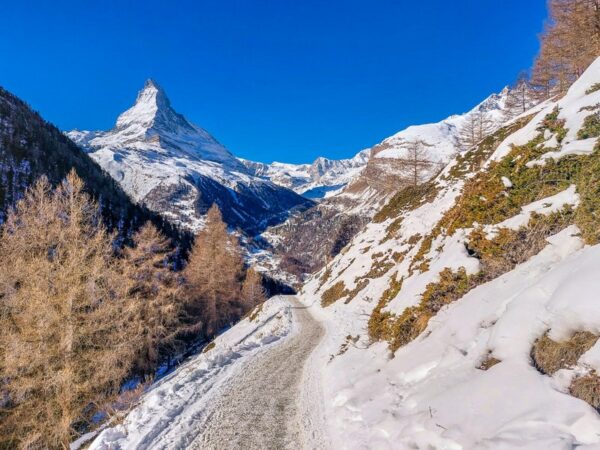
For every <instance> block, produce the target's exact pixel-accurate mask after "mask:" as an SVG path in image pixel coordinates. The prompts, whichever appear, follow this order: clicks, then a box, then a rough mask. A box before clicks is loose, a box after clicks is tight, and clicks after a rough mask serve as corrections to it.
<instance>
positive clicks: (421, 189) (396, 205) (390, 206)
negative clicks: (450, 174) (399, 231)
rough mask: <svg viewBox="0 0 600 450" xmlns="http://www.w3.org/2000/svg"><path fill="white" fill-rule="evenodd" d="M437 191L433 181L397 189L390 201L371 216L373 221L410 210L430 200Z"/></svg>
mask: <svg viewBox="0 0 600 450" xmlns="http://www.w3.org/2000/svg"><path fill="white" fill-rule="evenodd" d="M437 193H438V188H437V187H436V186H435V184H433V183H423V184H419V185H417V186H413V185H411V186H406V187H404V188H402V189H400V190H399V191H398V193H396V194H395V195H394V196H393V197H392V198H391V199H390V201H389V202H388V203H387V204H386V205H385V206H384V207H383V208H382V209H381V210H380V211H379V212H378V213H377V214H375V216H374V217H373V221H374V222H375V223H381V222H385V221H386V220H387V219H393V218H396V217H398V216H399V215H400V213H402V212H404V211H411V210H413V209H416V208H418V207H419V206H421V205H423V204H425V203H428V202H430V201H432V200H433V199H434V198H435V196H436V195H437Z"/></svg>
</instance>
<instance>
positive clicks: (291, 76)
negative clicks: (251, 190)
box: [0, 0, 546, 162]
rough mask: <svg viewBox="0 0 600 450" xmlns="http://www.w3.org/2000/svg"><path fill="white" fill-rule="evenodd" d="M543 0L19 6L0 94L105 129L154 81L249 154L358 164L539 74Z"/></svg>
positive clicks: (9, 30)
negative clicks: (390, 140) (418, 127)
mask: <svg viewBox="0 0 600 450" xmlns="http://www.w3.org/2000/svg"><path fill="white" fill-rule="evenodd" d="M545 13H546V12H545V0H526V1H523V0H455V1H451V2H450V1H448V0H429V1H427V2H424V1H416V0H413V1H404V0H395V1H393V0H389V1H384V0H370V1H356V0H344V1H342V0H335V1H334V0H331V1H323V0H320V1H318V0H270V1H266V0H246V1H242V0H238V1H231V0H220V1H217V0H215V1H198V0H197V1H192V0H177V1H175V0H171V1H157V0H144V1H124V0H121V1H111V0H104V1H99V2H82V1H61V0H55V1H52V2H49V1H42V0H39V1H34V0H29V1H27V0H24V1H18V2H16V1H13V2H4V4H3V5H2V18H1V20H0V54H1V55H2V57H1V58H0V85H2V86H4V87H5V88H7V89H8V90H10V91H12V92H13V93H15V94H17V95H18V96H20V97H21V98H23V99H24V100H25V101H27V102H28V103H29V104H31V105H32V106H33V107H34V109H36V110H38V111H39V112H40V113H41V114H42V115H43V116H44V117H45V118H46V119H47V120H49V121H51V122H53V123H55V124H56V125H57V126H59V127H60V128H62V129H72V128H80V129H108V128H110V127H112V125H113V124H114V121H115V119H116V117H117V115H118V114H119V113H120V112H121V111H123V110H125V109H126V108H127V107H129V106H130V105H131V104H132V102H133V101H134V99H135V96H136V93H137V91H138V90H139V89H140V88H141V87H142V85H143V83H144V80H145V79H146V78H150V77H152V78H154V79H156V80H157V81H158V82H159V83H160V84H161V85H162V86H163V87H164V88H165V90H166V91H167V94H168V95H169V97H170V99H171V102H172V104H173V106H174V107H175V109H177V110H178V111H179V112H181V113H183V114H184V115H185V116H187V117H188V118H189V119H190V120H192V121H193V122H194V123H196V124H198V125H200V126H202V127H204V128H206V129H207V130H208V131H210V132H211V133H212V134H213V135H214V136H215V137H216V138H217V139H218V140H220V141H221V142H222V143H223V144H225V145H226V146H227V147H228V148H229V149H230V150H231V151H233V152H234V153H236V154H237V155H239V156H242V157H245V158H250V159H254V160H259V161H266V162H270V161H272V160H280V161H286V162H309V161H312V160H313V159H314V158H315V157H317V156H320V155H322V156H327V157H332V158H343V157H350V156H352V155H353V154H355V153H356V152H357V151H358V150H361V149H363V148H366V147H370V146H372V145H374V144H376V143H377V142H379V141H380V140H382V139H383V138H385V137H387V136H389V135H391V134H393V133H395V132H397V131H399V130H401V129H402V128H404V127H406V126H408V125H411V124H417V123H424V122H431V121H438V120H440V119H443V118H444V117H446V116H448V115H450V114H453V113H459V112H462V111H465V110H468V109H470V108H471V107H472V106H473V105H474V104H476V103H478V102H479V101H480V100H482V99H483V98H484V97H486V96H487V95H488V94H490V93H491V92H494V91H499V90H500V89H501V88H502V87H503V86H504V85H505V84H507V83H508V82H510V81H511V80H512V79H513V78H514V77H515V76H516V75H517V73H518V72H519V71H520V70H522V69H526V68H528V67H529V66H530V64H531V60H532V58H533V57H534V55H535V53H536V52H537V48H538V40H537V34H538V33H539V31H540V30H541V28H542V23H543V20H544V17H545Z"/></svg>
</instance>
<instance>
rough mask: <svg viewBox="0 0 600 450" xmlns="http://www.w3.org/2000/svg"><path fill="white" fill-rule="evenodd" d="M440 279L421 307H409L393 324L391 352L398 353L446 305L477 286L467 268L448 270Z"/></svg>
mask: <svg viewBox="0 0 600 450" xmlns="http://www.w3.org/2000/svg"><path fill="white" fill-rule="evenodd" d="M439 277H440V280H439V281H438V282H436V283H429V284H428V285H427V287H426V288H425V292H424V293H423V296H422V298H421V302H420V303H419V304H418V305H417V306H412V307H410V308H406V309H405V310H404V312H403V313H402V314H401V315H400V317H399V318H398V320H396V321H395V322H394V324H393V325H392V335H393V337H392V341H391V342H390V350H391V351H392V352H395V351H396V350H398V349H399V348H400V347H402V346H404V345H406V344H408V343H409V342H410V341H412V340H413V339H415V338H416V337H417V336H419V335H420V334H421V333H422V332H423V331H424V330H425V328H427V324H428V323H429V319H431V318H432V317H433V316H435V315H436V314H437V313H438V311H439V310H440V309H442V308H443V307H444V306H446V305H448V304H450V303H452V302H454V301H456V300H458V299H459V298H461V297H462V296H463V295H465V294H466V293H467V292H469V291H470V290H471V289H472V288H473V287H474V283H473V281H472V280H473V277H469V276H468V275H467V272H466V270H465V269H464V267H461V268H460V269H458V271H457V272H453V271H452V270H451V269H449V268H446V269H444V270H442V271H441V272H440V274H439Z"/></svg>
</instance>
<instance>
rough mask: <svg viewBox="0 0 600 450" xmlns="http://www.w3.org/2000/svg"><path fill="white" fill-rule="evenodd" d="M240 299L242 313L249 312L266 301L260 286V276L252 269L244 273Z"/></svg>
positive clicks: (263, 290) (262, 288)
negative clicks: (242, 308)
mask: <svg viewBox="0 0 600 450" xmlns="http://www.w3.org/2000/svg"><path fill="white" fill-rule="evenodd" d="M241 298H242V301H243V307H244V310H245V311H244V312H246V311H249V310H251V309H252V308H254V307H255V306H256V305H259V304H261V303H262V302H264V301H265V300H266V295H265V289H264V287H263V285H262V276H261V275H260V273H258V272H257V271H256V270H254V269H253V268H249V269H248V270H247V271H246V277H245V278H244V283H243V284H242V295H241Z"/></svg>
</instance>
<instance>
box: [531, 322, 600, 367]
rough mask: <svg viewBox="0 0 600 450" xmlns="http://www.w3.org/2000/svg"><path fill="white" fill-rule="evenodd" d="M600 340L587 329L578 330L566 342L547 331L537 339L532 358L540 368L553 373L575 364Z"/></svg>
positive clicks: (532, 350)
mask: <svg viewBox="0 0 600 450" xmlns="http://www.w3.org/2000/svg"><path fill="white" fill-rule="evenodd" d="M597 340H598V336H596V335H594V334H592V333H589V332H587V331H578V332H577V333H574V334H573V336H571V337H570V338H569V339H567V340H566V341H564V342H556V341H553V340H552V339H550V338H549V337H548V333H545V334H544V335H543V336H542V337H541V338H539V339H538V340H537V341H535V344H534V345H533V348H532V349H531V358H532V359H533V362H534V364H535V366H536V367H537V368H538V370H539V371H540V372H542V373H544V374H547V375H552V374H554V373H555V372H557V371H558V370H560V369H566V368H568V367H571V366H574V365H575V364H577V361H579V358H581V355H583V354H584V353H585V352H587V351H588V350H589V349H590V348H592V347H593V345H594V344H595V343H596V341H597Z"/></svg>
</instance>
